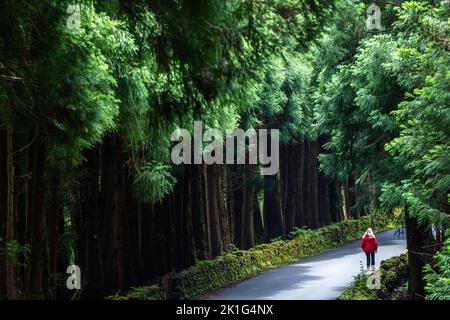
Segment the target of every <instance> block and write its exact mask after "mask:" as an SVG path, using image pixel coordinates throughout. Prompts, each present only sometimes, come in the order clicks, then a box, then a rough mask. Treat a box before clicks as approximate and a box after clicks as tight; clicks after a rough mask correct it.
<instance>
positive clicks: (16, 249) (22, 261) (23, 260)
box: [0, 238, 31, 265]
mask: <svg viewBox="0 0 450 320" xmlns="http://www.w3.org/2000/svg"><path fill="white" fill-rule="evenodd" d="M30 251H31V248H30V246H29V245H27V244H26V245H21V244H20V243H19V242H17V241H16V240H12V241H8V242H5V241H4V240H3V238H0V255H2V256H5V258H6V260H7V261H9V262H10V263H12V264H13V265H26V264H27V263H28V261H29V255H30Z"/></svg>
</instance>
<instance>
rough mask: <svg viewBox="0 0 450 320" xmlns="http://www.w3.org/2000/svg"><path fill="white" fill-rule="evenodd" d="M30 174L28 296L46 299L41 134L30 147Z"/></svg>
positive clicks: (43, 152)
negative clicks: (43, 285) (44, 286)
mask: <svg viewBox="0 0 450 320" xmlns="http://www.w3.org/2000/svg"><path fill="white" fill-rule="evenodd" d="M30 152H31V153H32V155H31V157H30V165H29V168H30V172H32V179H31V186H29V188H28V192H29V195H30V197H29V199H30V200H29V204H28V209H29V212H28V213H27V216H28V218H29V219H30V224H31V235H30V239H31V242H30V246H31V252H30V265H29V269H28V272H29V273H28V279H29V280H28V290H27V292H28V296H29V297H30V298H32V299H42V298H44V291H43V287H42V284H43V271H44V234H45V233H44V232H45V230H44V166H45V157H46V156H45V147H44V145H43V144H42V141H41V137H40V134H39V133H38V137H37V138H36V139H35V141H34V142H33V144H32V146H31V147H30Z"/></svg>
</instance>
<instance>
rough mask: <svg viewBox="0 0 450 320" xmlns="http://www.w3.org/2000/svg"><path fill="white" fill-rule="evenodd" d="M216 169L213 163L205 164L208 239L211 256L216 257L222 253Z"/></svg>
mask: <svg viewBox="0 0 450 320" xmlns="http://www.w3.org/2000/svg"><path fill="white" fill-rule="evenodd" d="M216 174H217V172H216V170H215V169H214V166H212V165H206V166H205V184H204V194H205V199H204V200H205V207H206V214H207V217H208V239H209V241H208V242H209V257H210V258H215V257H217V256H219V255H221V254H222V252H223V245H222V235H221V233H220V225H219V224H220V218H219V208H218V200H217V194H216V188H215V185H216V182H217V177H216Z"/></svg>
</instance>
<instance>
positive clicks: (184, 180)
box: [0, 0, 450, 300]
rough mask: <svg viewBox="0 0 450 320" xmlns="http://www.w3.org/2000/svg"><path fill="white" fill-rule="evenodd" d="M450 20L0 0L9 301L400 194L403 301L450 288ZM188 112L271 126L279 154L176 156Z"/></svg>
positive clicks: (152, 272)
mask: <svg viewBox="0 0 450 320" xmlns="http://www.w3.org/2000/svg"><path fill="white" fill-rule="evenodd" d="M372 2H373V3H374V4H376V6H377V7H378V8H380V12H381V13H380V14H381V17H379V16H378V17H379V19H380V20H379V22H380V27H379V28H370V25H369V23H370V19H371V17H372V16H371V14H373V12H372V13H370V12H368V7H369V6H370V5H371V4H372ZM375 14H376V13H375ZM368 17H369V22H368ZM449 20H450V3H449V1H441V0H414V1H412V0H411V1H402V0H395V1H392V2H391V1H375V0H374V1H365V0H320V1H319V0H227V1H224V0H133V1H131V0H40V1H35V0H19V1H18V0H0V299H11V300H15V299H57V300H60V299H64V300H66V299H76V300H78V299H104V298H105V297H108V296H111V295H114V294H116V293H118V292H127V291H128V290H129V289H130V288H136V287H140V286H144V285H149V284H156V283H164V282H165V281H166V280H167V278H168V275H171V274H174V273H179V272H182V271H183V270H186V269H188V268H189V267H192V266H196V265H201V264H202V263H204V262H205V261H209V260H212V259H214V258H216V257H219V258H220V257H221V256H224V255H227V254H228V253H230V252H234V251H236V250H248V249H251V248H254V247H255V246H261V245H262V246H265V245H269V244H270V243H272V242H273V241H284V240H288V239H291V238H292V234H293V233H296V232H300V233H301V232H303V231H304V232H306V231H308V230H318V229H319V228H323V227H326V226H330V227H332V226H333V225H334V224H336V223H339V222H345V221H347V220H353V219H363V218H364V217H370V216H371V215H372V214H377V215H380V216H386V217H391V216H392V214H393V212H395V213H397V216H400V218H399V220H401V221H400V223H401V224H402V225H403V226H404V227H405V229H406V243H407V249H408V252H407V260H408V297H409V299H417V300H422V299H438V300H450V285H449V283H450V281H449V280H450V231H449V228H450V224H449V222H450V220H449V218H450V55H449V49H450V24H449ZM195 121H201V122H202V124H203V127H204V129H209V128H219V129H220V130H221V131H222V132H223V133H224V134H225V130H228V129H230V130H233V129H237V128H241V129H243V130H247V129H250V128H254V129H267V130H271V129H278V130H279V171H278V172H277V173H276V174H271V175H262V174H261V173H260V169H261V164H258V163H257V164H254V163H250V162H249V161H247V162H245V163H243V164H242V163H235V164H219V163H214V164H206V163H201V164H174V163H172V161H171V149H172V147H173V146H174V145H175V142H174V141H173V140H172V139H171V135H172V133H173V132H174V130H176V129H178V128H185V129H187V130H188V131H189V132H193V130H194V122H195ZM273 151H274V150H272V152H273ZM367 227H370V226H367ZM302 230H303V231H302ZM305 230H306V231H305ZM363 231H364V230H363ZM242 252H243V251H242ZM71 265H76V266H79V269H80V270H81V279H79V281H80V286H81V289H80V290H69V289H68V288H67V287H66V278H67V273H66V270H67V268H68V266H71Z"/></svg>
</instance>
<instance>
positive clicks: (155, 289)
mask: <svg viewBox="0 0 450 320" xmlns="http://www.w3.org/2000/svg"><path fill="white" fill-rule="evenodd" d="M105 299H106V300H165V299H166V296H165V293H164V290H163V289H162V288H161V287H160V286H158V285H152V286H145V287H139V288H131V289H130V290H129V291H128V292H127V294H126V295H121V294H120V292H119V293H116V294H115V295H112V296H108V297H106V298H105Z"/></svg>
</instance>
